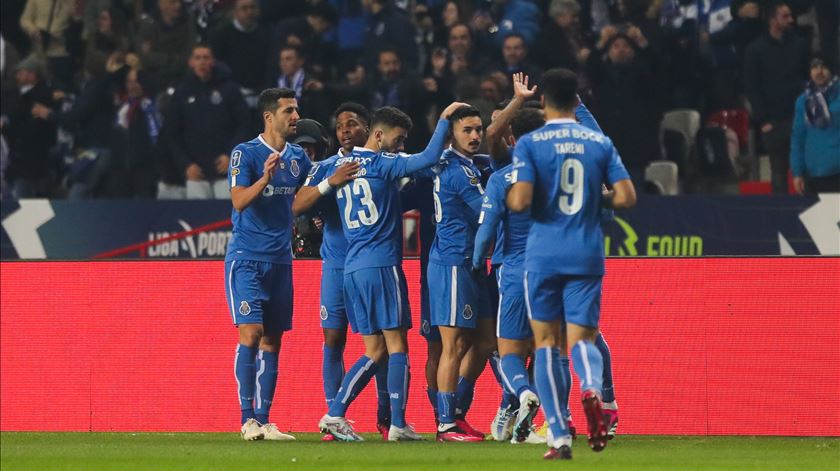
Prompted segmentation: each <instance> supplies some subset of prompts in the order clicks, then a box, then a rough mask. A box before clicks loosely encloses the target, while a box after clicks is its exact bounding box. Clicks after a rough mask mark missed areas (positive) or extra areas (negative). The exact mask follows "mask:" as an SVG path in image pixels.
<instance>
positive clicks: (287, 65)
mask: <svg viewBox="0 0 840 471" xmlns="http://www.w3.org/2000/svg"><path fill="white" fill-rule="evenodd" d="M279 64H280V75H279V76H278V77H277V79H276V80H274V81H273V83H272V86H276V87H278V88H288V89H290V90H294V91H295V94H296V96H297V100H298V106H299V107H300V114H301V116H306V117H310V118H314V119H315V120H316V121H326V120H327V119H329V117H330V114H331V113H332V110H331V109H330V101H329V99H328V97H327V96H326V94H325V92H324V85H323V83H322V82H321V81H319V80H315V79H314V78H312V77H310V75H309V72H308V71H307V70H306V68H305V65H306V59H305V58H304V56H303V52H302V51H301V49H300V47H298V46H291V45H286V46H283V47H282V48H281V49H280V61H279Z"/></svg>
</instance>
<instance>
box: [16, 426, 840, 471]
mask: <svg viewBox="0 0 840 471" xmlns="http://www.w3.org/2000/svg"><path fill="white" fill-rule="evenodd" d="M297 437H298V440H297V441H296V442H265V441H261V442H248V443H246V442H243V441H242V440H241V439H240V438H239V435H237V434H232V433H24V432H14V433H13V432H6V433H2V434H0V467H2V469H3V471H11V470H16V469H32V470H39V471H43V470H52V469H60V470H74V469H78V470H98V469H115V470H119V471H126V470H133V469H150V470H165V469H171V470H189V469H197V470H205V469H266V470H349V469H358V470H375V469H382V470H389V471H402V470H407V469H430V470H443V469H458V470H462V469H463V470H481V471H490V470H496V469H499V470H506V471H513V470H519V469H545V468H548V467H553V468H563V469H590V470H591V469H598V470H602V469H604V470H608V469H622V470H624V469H667V470H683V469H713V470H720V469H733V470H744V469H755V470H766V469H792V470H798V471H803V470H821V469H825V470H833V471H838V470H840V439H837V438H776V437H675V436H619V437H618V438H617V439H616V440H613V441H612V442H610V444H609V446H608V447H607V449H606V450H604V452H602V453H593V452H592V451H590V450H589V448H588V447H587V446H586V443H585V442H584V441H581V440H578V441H577V442H576V443H575V446H574V460H573V461H571V462H568V461H563V462H560V461H553V462H544V461H543V460H542V458H541V456H542V453H543V452H544V451H545V447H544V446H543V445H511V444H508V443H496V442H492V441H488V442H484V443H446V444H440V443H435V442H433V441H427V442H423V443H385V442H382V441H381V439H378V436H376V435H373V434H365V439H366V440H367V441H366V442H364V443H335V442H331V443H322V442H321V441H320V436H319V435H317V434H311V433H301V434H297ZM427 438H428V439H429V440H431V436H427Z"/></svg>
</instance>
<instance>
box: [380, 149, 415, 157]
mask: <svg viewBox="0 0 840 471" xmlns="http://www.w3.org/2000/svg"><path fill="white" fill-rule="evenodd" d="M379 156H380V157H382V158H383V159H405V158H408V157H410V156H411V154H406V153H405V152H384V151H383V152H380V153H379Z"/></svg>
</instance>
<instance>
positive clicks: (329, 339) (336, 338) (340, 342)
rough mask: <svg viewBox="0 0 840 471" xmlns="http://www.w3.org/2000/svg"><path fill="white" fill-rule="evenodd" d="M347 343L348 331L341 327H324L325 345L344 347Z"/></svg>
mask: <svg viewBox="0 0 840 471" xmlns="http://www.w3.org/2000/svg"><path fill="white" fill-rule="evenodd" d="M346 343H347V331H346V330H341V329H324V345H326V346H328V347H330V348H342V349H343V348H344V345H345V344H346Z"/></svg>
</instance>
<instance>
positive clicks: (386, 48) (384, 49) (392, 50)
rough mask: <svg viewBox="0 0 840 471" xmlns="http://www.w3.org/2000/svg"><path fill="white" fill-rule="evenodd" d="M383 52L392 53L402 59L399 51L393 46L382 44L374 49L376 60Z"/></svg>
mask: <svg viewBox="0 0 840 471" xmlns="http://www.w3.org/2000/svg"><path fill="white" fill-rule="evenodd" d="M385 53H389V54H393V55H395V56H397V59H399V60H400V61H402V57H401V56H400V51H399V50H398V49H397V48H395V47H393V46H382V47H380V48H379V50H378V51H376V60H379V59H380V57H381V56H382V54H385Z"/></svg>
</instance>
